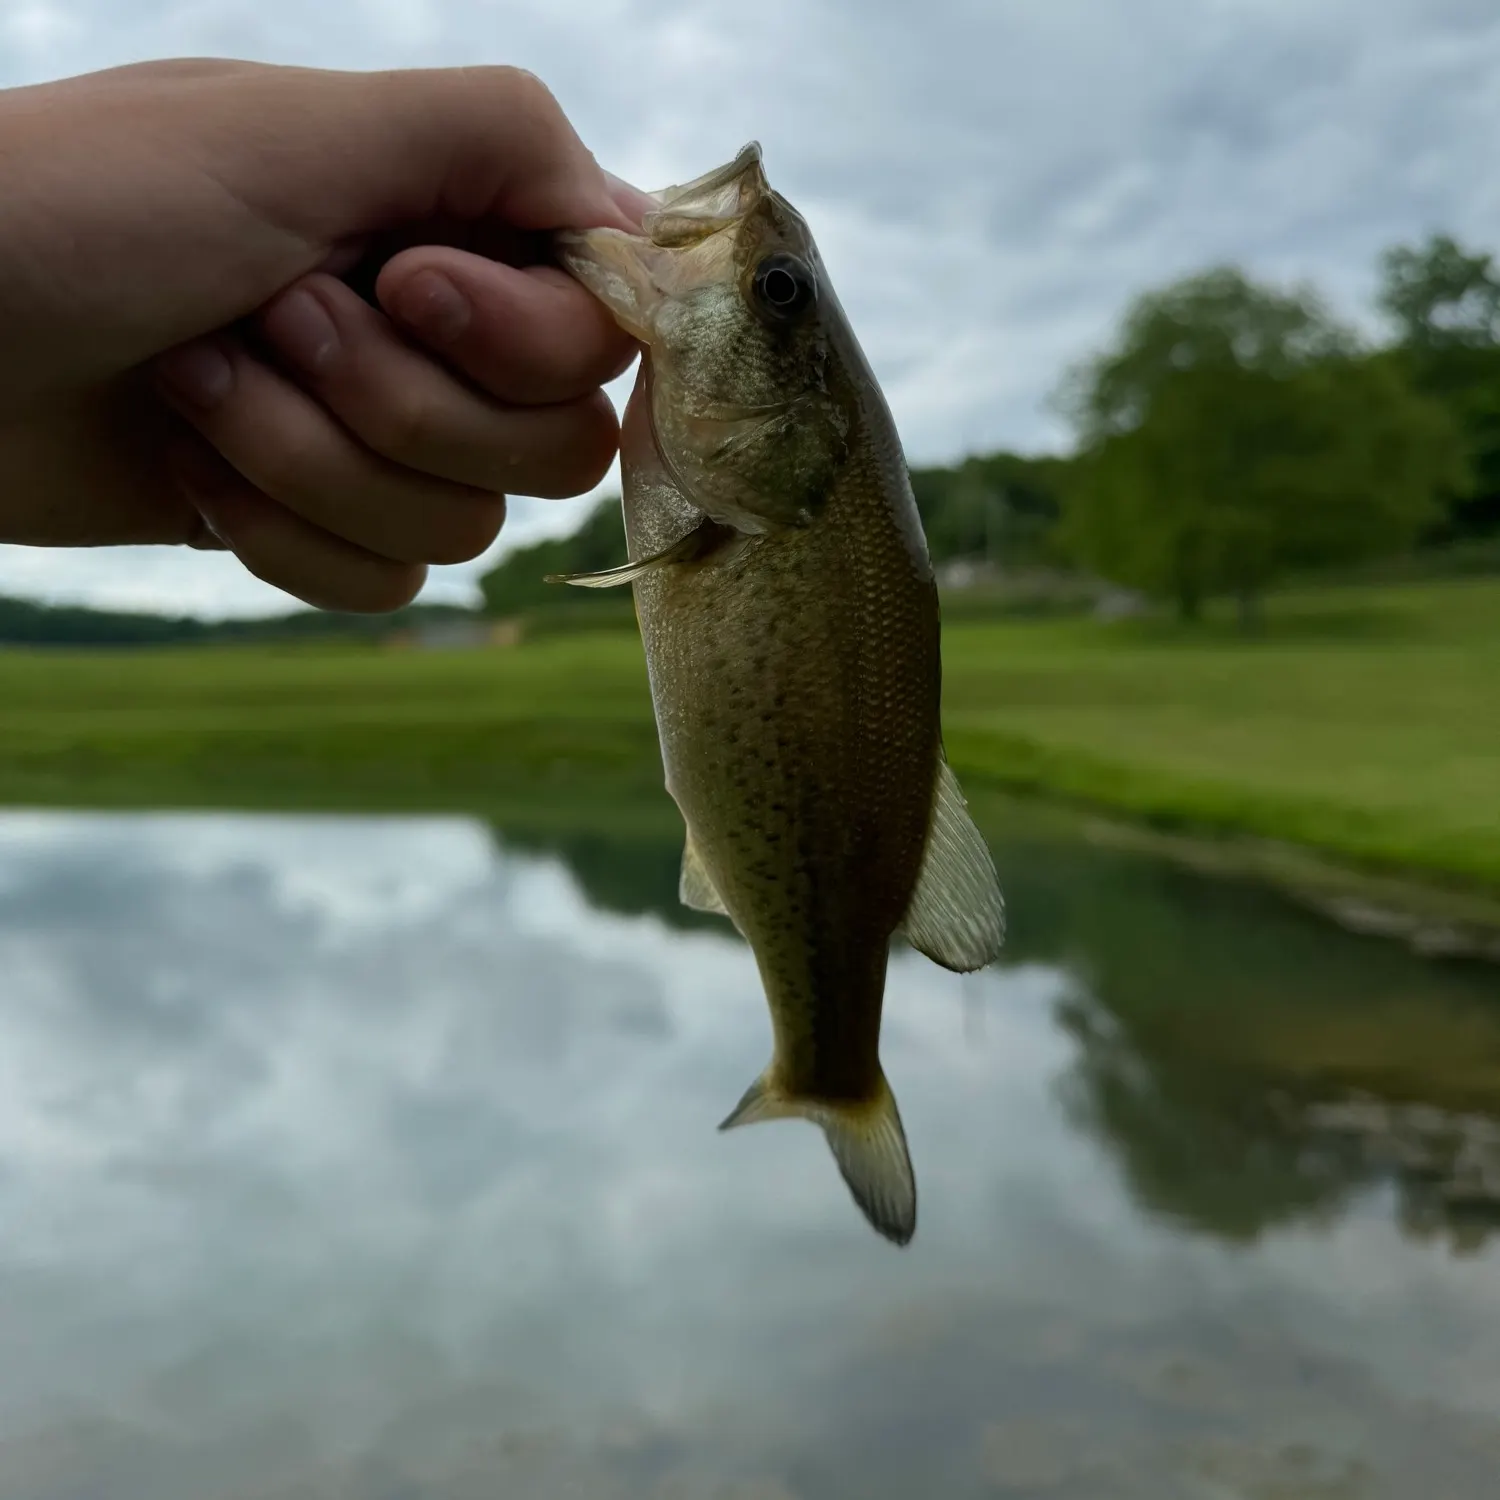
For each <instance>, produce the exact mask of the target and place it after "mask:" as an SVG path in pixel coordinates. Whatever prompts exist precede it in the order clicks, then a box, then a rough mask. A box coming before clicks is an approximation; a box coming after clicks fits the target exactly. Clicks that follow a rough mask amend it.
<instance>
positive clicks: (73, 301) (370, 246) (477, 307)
mask: <svg viewBox="0 0 1500 1500" xmlns="http://www.w3.org/2000/svg"><path fill="white" fill-rule="evenodd" d="M643 202H644V200H643V199H642V197H641V195H639V194H636V193H635V192H634V190H633V189H630V188H627V187H625V186H624V185H623V184H620V183H617V182H614V181H613V180H612V179H609V178H607V177H606V175H605V174H604V173H603V172H602V171H601V170H600V168H599V167H598V166H597V164H596V163H595V162H594V160H593V158H592V157H591V156H590V155H589V153H588V151H587V150H586V149H585V148H584V146H583V144H582V143H581V142H580V141H579V140H578V138H577V136H576V135H575V134H574V132H573V129H572V127H571V126H570V125H569V124H568V122H567V120H566V119H565V118H564V116H563V114H562V112H561V111H560V109H559V108H558V106H557V104H556V103H555V101H554V100H553V99H552V97H551V95H550V94H548V93H547V91H546V90H545V89H544V88H543V87H542V85H541V84H540V83H538V82H537V81H536V80H535V79H533V78H532V77H531V76H530V75H529V74H525V73H520V72H517V71H515V70H512V69H506V68H465V69H450V70H432V71H411V72H394V73H369V74H355V73H336V72H322V71H316V70H310V69H296V68H279V67H267V66H261V65H258V64H248V63H234V62H212V61H205V62H200V61H184V62H170V63H150V64H142V65H137V66H133V67H127V68H120V69H114V70H111V71H109V72H105V73H98V74H92V75H86V76H84V77H82V78H76V79H70V80H66V81H64V82H61V83H55V84H44V85H39V86H36V87H32V88H23V89H13V90H9V91H7V92H4V93H0V203H3V204H4V205H5V212H4V214H3V215H0V540H6V541H18V542H25V543H31V544H34V545H52V546H60V545H63V546H65V545H102V544H111V543H126V542H163V543H176V544H187V545H190V546H200V547H216V546H224V547H228V548H229V549H231V550H232V551H234V552H235V553H236V554H237V555H238V556H239V558H240V559H241V561H242V562H243V563H244V564H245V566H246V567H247V568H249V570H250V571H251V572H252V573H255V574H256V575H257V576H259V577H261V578H263V579H265V580H267V581H268V582H271V583H273V584H275V585H277V586H278V587H281V588H283V589H285V590H287V591H288V592H289V593H292V594H294V595H296V596H297V597H299V598H301V599H303V600H304V601H306V602H308V603H311V604H314V605H318V606H321V607H325V608H336V609H349V610H383V609H391V608H395V607H397V606H399V605H400V604H403V603H405V602H407V601H408V600H409V599H411V598H412V597H413V596H414V595H415V594H416V592H417V590H418V589H419V588H420V587H421V584H422V581H423V579H424V577H425V573H426V565H427V564H429V563H448V562H458V561H463V560H466V559H468V558H472V557H475V556H477V555H478V554H479V553H481V552H482V551H484V549H485V548H486V547H488V546H489V544H490V543H491V542H492V541H493V540H494V537H495V535H496V534H497V532H498V530H499V528H500V524H501V522H502V520H503V518H504V505H505V500H504V496H505V493H506V492H509V493H513V494H514V493H520V494H531V495H542V496H561V495H568V494H576V493H580V492H581V491H584V490H587V489H588V488H590V487H591V486H592V485H594V484H595V483H597V482H598V480H599V479H600V478H601V477H602V476H603V474H604V472H605V471H606V469H607V468H608V466H609V463H610V460H611V458H612V457H613V454H614V451H615V444H616V439H617V427H616V422H615V416H614V412H613V409H612V408H611V406H610V404H609V402H608V399H607V398H606V397H605V396H604V394H603V393H602V391H601V390H600V386H601V385H602V384H603V383H604V382H606V381H607V380H609V379H611V378H613V377H614V376H615V375H617V374H619V373H620V372H621V371H623V370H624V369H625V368H626V367H627V366H628V364H629V362H630V360H631V358H632V357H633V356H634V354H635V346H634V345H633V344H632V343H631V342H630V341H629V340H628V339H627V338H626V337H625V336H624V335H623V334H622V333H621V332H620V331H619V329H618V328H617V326H616V325H615V323H614V321H613V319H612V318H610V316H609V315H608V313H607V312H606V311H605V310H604V309H603V308H602V307H601V306H600V305H599V304H598V303H597V302H596V301H595V300H594V298H593V297H591V296H590V295H589V294H588V293H586V292H585V291H584V290H583V288H582V287H580V286H579V285H577V283H575V282H574V281H573V280H572V278H571V277H569V276H567V275H566V274H565V273H564V272H562V271H560V270H558V269H555V268H554V267H551V266H548V265H544V264H539V263H538V261H539V259H540V257H541V255H542V254H543V253H544V246H545V240H546V231H550V230H552V229H554V228H559V227H584V226H591V225H602V224H614V225H616V226H618V227H622V228H623V227H631V226H632V224H633V215H635V214H637V213H638V212H639V209H640V207H641V206H642V204H643ZM361 279H363V280H364V281H366V282H367V283H371V284H370V285H368V286H367V287H366V288H365V290H366V292H367V297H362V296H361V295H360V293H359V291H357V290H356V289H355V287H354V285H351V284H350V283H351V282H358V281H360V280H361ZM367 298H368V300H367Z"/></svg>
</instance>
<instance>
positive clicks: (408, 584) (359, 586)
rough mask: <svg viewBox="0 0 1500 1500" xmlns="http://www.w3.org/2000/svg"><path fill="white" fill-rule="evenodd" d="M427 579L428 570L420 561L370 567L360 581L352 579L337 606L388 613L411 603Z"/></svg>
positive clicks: (368, 613) (352, 610)
mask: <svg viewBox="0 0 1500 1500" xmlns="http://www.w3.org/2000/svg"><path fill="white" fill-rule="evenodd" d="M426 581H427V569H426V568H425V567H424V566H423V565H422V564H420V563H389V564H386V565H384V566H381V567H378V568H377V567H371V568H369V569H368V570H367V571H366V572H364V573H363V574H362V575H361V576H360V577H359V579H358V580H357V581H353V580H351V583H350V586H349V588H348V590H347V592H346V593H345V595H344V598H343V599H342V601H341V602H340V604H339V605H338V607H339V608H340V609H346V610H348V611H350V612H351V613H353V614H362V615H388V614H390V613H391V612H392V611H393V610H397V609H404V608H405V607H406V606H407V605H408V604H410V603H411V602H412V600H413V599H415V598H416V597H417V595H418V594H419V593H421V591H422V585H423V584H424V583H425V582H426Z"/></svg>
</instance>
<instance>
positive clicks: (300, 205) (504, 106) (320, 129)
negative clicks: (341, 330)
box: [208, 67, 633, 245]
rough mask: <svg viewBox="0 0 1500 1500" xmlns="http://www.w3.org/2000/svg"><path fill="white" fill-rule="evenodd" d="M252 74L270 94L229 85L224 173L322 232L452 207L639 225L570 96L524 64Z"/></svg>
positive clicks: (262, 204) (292, 220)
mask: <svg viewBox="0 0 1500 1500" xmlns="http://www.w3.org/2000/svg"><path fill="white" fill-rule="evenodd" d="M243 83H244V85H245V86H246V87H247V88H249V89H251V90H253V93H254V94H255V95H256V96H257V97H254V98H246V97H243V96H241V97H239V98H238V99H236V98H235V97H234V95H235V94H236V93H237V92H238V90H233V89H224V90H222V91H221V93H220V98H221V99H222V100H223V118H222V120H221V121H220V127H221V128H220V129H218V130H216V131H214V132H213V133H212V135H211V137H210V139H209V142H208V149H209V150H211V151H213V152H214V154H215V155H216V156H218V157H219V160H217V161H216V162H215V163H213V165H214V167H215V168H216V169H217V172H216V175H219V177H220V180H221V181H224V182H225V185H226V186H228V187H229V188H230V190H231V191H232V192H234V193H235V195H236V196H238V197H240V198H241V199H242V201H245V202H247V203H249V204H251V205H252V206H255V207H258V208H260V209H261V210H262V211H263V212H265V213H266V215H267V216H268V217H270V218H271V219H272V220H273V222H276V223H278V224H280V225H281V226H282V227H283V228H286V229H290V230H293V231H294V232H296V233H297V234H299V235H300V236H302V237H304V238H306V239H308V240H311V241H313V242H315V243H317V244H320V245H331V244H334V243H336V242H337V241H339V240H342V239H344V238H347V237H349V236H351V235H357V234H363V233H369V232H373V231H377V230H380V229H385V228H390V227H392V226H395V225H398V224H404V223H410V222H412V221H419V220H426V219H438V218H455V219H460V220H479V219H499V220H501V221H503V222H504V223H506V224H508V225H511V226H513V227H514V228H517V229H523V230H548V229H559V228H571V227H594V226H599V225H613V226H615V227H617V228H630V227H633V226H632V225H631V224H630V221H629V220H628V219H627V218H626V217H624V216H623V215H622V213H621V210H620V208H619V206H618V204H617V201H616V198H615V195H614V194H613V193H612V192H611V190H610V185H609V182H608V181H607V179H606V177H605V174H604V173H603V171H602V170H601V169H600V167H599V165H598V163H597V162H596V161H595V160H594V158H593V156H592V155H591V154H590V152H589V150H588V148H587V147H585V146H584V144H583V142H582V141H581V140H579V138H578V135H577V132H576V131H575V130H574V129H573V127H572V125H571V124H570V123H569V121H568V119H567V116H566V115H564V114H563V112H562V109H561V107H560V106H559V105H558V103H557V100H556V99H555V98H554V97H553V96H552V94H551V92H550V91H549V90H548V88H547V87H546V85H545V84H543V83H542V81H541V80H540V79H538V78H537V77H536V76H535V75H534V74H531V73H528V72H525V71H524V70H522V69H519V68H508V67H476V68H442V69H410V70H402V71H396V72H384V73H343V72H326V71H322V70H315V69H303V68H262V69H256V70H255V71H254V72H253V73H250V74H246V75H244V76H243ZM247 119H254V120H256V121H257V123H256V125H255V127H254V128H253V129H248V130H247V128H246V121H247Z"/></svg>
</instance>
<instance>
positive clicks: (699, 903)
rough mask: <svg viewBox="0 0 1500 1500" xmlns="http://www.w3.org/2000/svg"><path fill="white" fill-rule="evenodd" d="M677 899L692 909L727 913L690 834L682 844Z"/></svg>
mask: <svg viewBox="0 0 1500 1500" xmlns="http://www.w3.org/2000/svg"><path fill="white" fill-rule="evenodd" d="M677 899H678V900H679V901H681V902H682V904H683V905H684V906H687V907H691V908H692V909H693V910H694V911H704V912H709V913H711V914H712V915H714V916H719V917H727V916H728V915H729V908H728V907H727V906H725V905H724V898H723V897H722V896H721V895H720V894H719V891H718V887H717V886H715V885H714V882H713V877H712V876H711V875H710V874H709V873H708V870H707V869H706V868H705V866H704V863H703V856H702V855H700V854H699V853H698V849H697V846H696V845H695V844H694V843H693V836H692V834H689V835H688V836H687V840H686V842H685V843H684V844H683V846H682V873H681V874H680V875H679V877H678V880H677Z"/></svg>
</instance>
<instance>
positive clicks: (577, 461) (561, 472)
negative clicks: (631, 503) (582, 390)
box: [529, 394, 619, 500]
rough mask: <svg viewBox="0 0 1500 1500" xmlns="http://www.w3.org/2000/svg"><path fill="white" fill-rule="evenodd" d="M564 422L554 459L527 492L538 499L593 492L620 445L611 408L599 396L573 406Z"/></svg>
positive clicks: (556, 498) (603, 398)
mask: <svg viewBox="0 0 1500 1500" xmlns="http://www.w3.org/2000/svg"><path fill="white" fill-rule="evenodd" d="M567 420H568V428H567V432H566V434H565V435H563V434H559V437H558V440H557V442H556V444H555V446H554V448H553V450H552V451H553V454H554V455H555V456H554V457H553V458H552V459H551V461H550V462H548V463H547V464H546V466H545V468H544V469H543V470H542V472H541V473H540V474H539V475H538V482H537V484H536V486H535V487H533V488H532V489H531V490H530V491H529V493H531V494H533V495H536V496H538V497H539V498H541V499H545V500H562V499H566V498H567V497H568V496H570V495H579V494H582V493H583V492H584V491H585V490H590V489H592V488H593V487H594V486H595V485H596V484H598V483H599V481H600V480H601V479H603V478H604V476H605V474H606V473H607V472H608V470H609V466H610V464H611V463H612V462H613V461H614V457H615V452H616V449H617V448H618V446H619V424H618V422H617V421H616V418H615V413H614V408H613V407H612V406H610V404H609V401H608V399H607V398H606V397H604V396H603V395H602V394H601V395H600V396H599V398H598V399H597V400H593V399H590V400H586V401H583V402H578V403H576V404H575V406H574V408H573V409H572V410H571V411H570V412H569V413H568V418H567Z"/></svg>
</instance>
